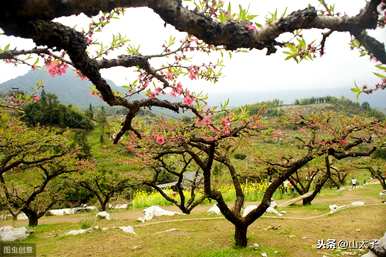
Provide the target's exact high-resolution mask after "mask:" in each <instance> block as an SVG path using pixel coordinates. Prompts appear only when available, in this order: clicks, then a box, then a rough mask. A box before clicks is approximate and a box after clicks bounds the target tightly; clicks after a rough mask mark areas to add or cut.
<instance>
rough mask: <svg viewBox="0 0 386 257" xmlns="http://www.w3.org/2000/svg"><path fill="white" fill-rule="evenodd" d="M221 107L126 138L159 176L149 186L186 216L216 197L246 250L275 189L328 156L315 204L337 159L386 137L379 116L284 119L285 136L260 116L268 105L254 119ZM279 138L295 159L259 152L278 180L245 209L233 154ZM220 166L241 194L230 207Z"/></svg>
mask: <svg viewBox="0 0 386 257" xmlns="http://www.w3.org/2000/svg"><path fill="white" fill-rule="evenodd" d="M214 111H215V110H213V109H212V110H210V111H209V110H208V111H207V113H206V116H205V117H203V118H197V119H196V120H195V122H194V123H186V122H183V121H178V120H177V121H176V120H162V119H161V120H155V121H154V122H155V123H156V124H157V126H150V127H151V129H149V130H147V132H146V133H144V134H143V135H142V138H141V140H136V141H134V140H132V139H130V138H128V139H125V140H127V142H128V143H129V144H133V142H135V143H134V145H131V147H130V149H132V151H133V152H134V153H135V154H136V155H137V157H139V158H140V160H141V161H142V162H143V164H144V166H147V167H151V168H152V169H153V170H154V176H153V179H152V180H150V181H147V182H145V184H146V185H149V186H151V187H153V188H154V189H156V190H157V191H158V192H160V193H161V195H162V196H163V197H164V198H165V199H167V200H168V201H170V202H171V203H173V204H174V205H176V206H177V207H179V208H180V209H181V211H182V212H184V213H186V214H189V213H190V212H191V211H192V210H193V208H194V207H196V206H197V205H198V204H200V203H201V202H202V201H203V200H204V199H205V198H209V199H213V200H215V201H216V203H217V206H218V207H219V209H220V211H221V213H222V214H223V215H224V217H225V218H226V219H227V220H228V221H229V222H231V223H232V224H233V225H234V226H235V236H234V238H235V243H236V246H239V247H245V246H246V245H247V229H248V226H249V225H251V224H252V223H253V222H254V221H256V220H257V219H258V218H259V217H261V216H262V215H263V214H264V213H265V211H266V209H267V208H268V207H269V206H270V204H271V200H272V197H273V194H274V193H275V191H276V190H277V189H278V188H279V187H280V186H281V185H282V183H283V182H284V181H285V180H289V179H291V178H293V177H294V176H296V174H297V173H299V172H300V171H301V170H302V169H304V168H305V167H306V166H307V165H315V164H312V162H313V161H315V160H317V159H320V158H323V160H324V161H325V170H326V171H322V170H324V168H320V170H318V173H320V174H321V179H320V182H318V183H317V185H316V186H315V189H314V191H313V193H312V194H311V195H310V196H309V197H308V198H306V199H305V204H310V203H311V202H312V200H313V199H314V198H315V197H316V195H317V194H318V193H319V192H320V190H321V188H322V187H323V185H324V184H325V182H326V180H327V179H328V178H329V177H330V169H331V160H332V158H335V159H336V160H342V159H346V158H359V157H362V156H369V155H370V154H372V153H373V152H374V151H375V150H376V145H377V141H379V140H381V139H382V138H383V136H384V134H385V126H384V124H382V123H380V122H379V121H377V120H373V119H365V118H363V117H350V118H348V117H346V116H345V115H343V114H339V113H334V112H326V113H318V114H308V115H291V117H289V118H288V119H287V123H286V122H283V121H281V122H280V123H281V124H280V125H279V126H280V128H285V127H287V128H288V127H290V129H287V130H286V131H281V132H280V133H278V130H279V129H276V130H272V129H270V127H272V126H275V125H274V124H269V125H268V126H267V124H266V121H264V119H262V118H261V117H262V116H263V113H264V112H263V110H262V112H261V113H260V114H258V115H254V116H249V115H248V114H247V113H245V112H243V111H240V112H230V111H227V110H226V109H222V110H217V112H215V114H214ZM282 119H283V117H282ZM270 122H271V121H270ZM283 123H286V124H284V125H283ZM289 125H290V126H289ZM286 134H287V135H286ZM273 135H275V137H286V141H287V140H288V142H287V143H288V145H292V146H293V147H294V148H296V149H295V151H293V155H291V156H286V155H285V154H283V153H280V154H278V156H276V155H274V154H272V153H271V152H268V153H267V155H266V156H264V157H263V156H258V157H257V158H258V159H260V161H259V164H258V165H263V166H264V167H265V169H266V170H267V172H269V173H270V178H271V179H270V180H271V182H270V184H269V186H268V187H267V188H266V190H265V192H264V195H263V198H262V200H261V202H260V203H259V205H258V206H257V207H256V208H254V209H253V210H251V211H250V212H249V213H243V212H242V210H243V207H244V199H245V194H244V191H243V187H242V182H241V180H240V177H241V175H242V172H243V170H242V169H241V168H240V167H237V166H236V165H235V163H234V162H235V160H234V159H233V158H232V153H234V151H235V150H236V149H237V148H241V149H242V148H243V147H242V146H240V141H241V140H242V139H243V138H244V139H245V138H248V140H249V141H251V140H258V139H259V138H262V137H265V136H269V137H273ZM132 136H134V134H132ZM125 140H124V141H125ZM216 164H221V165H223V166H224V167H225V169H226V170H227V173H228V175H229V177H230V178H231V181H232V184H233V187H234V190H235V194H236V200H235V202H234V204H233V206H228V203H227V202H226V201H225V200H224V197H223V195H222V192H221V191H220V190H219V189H218V185H216V184H215V183H214V182H213V175H214V167H215V165H216ZM162 173H167V174H170V175H172V176H173V177H174V178H175V181H176V182H175V184H174V185H173V187H174V190H175V193H170V191H167V190H164V188H163V187H162V186H161V185H160V183H159V181H158V179H159V177H160V176H161V175H162ZM187 173H190V174H192V175H193V176H190V180H189V181H184V180H185V178H186V176H185V174H187ZM291 181H293V180H291ZM186 182H188V184H187V183H186Z"/></svg>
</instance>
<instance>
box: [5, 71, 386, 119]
mask: <svg viewBox="0 0 386 257" xmlns="http://www.w3.org/2000/svg"><path fill="white" fill-rule="evenodd" d="M38 80H43V81H44V85H45V90H46V91H47V92H50V93H53V94H55V95H57V96H58V98H59V100H60V101H61V102H62V103H64V104H72V105H77V106H79V107H81V108H85V107H87V106H88V105H90V104H92V105H94V106H99V105H106V104H105V103H104V102H103V100H101V99H100V98H99V97H96V96H91V95H90V92H91V90H90V87H91V86H92V84H91V82H90V81H88V80H81V79H80V78H79V76H78V75H77V74H76V73H75V72H74V71H73V70H70V69H69V70H68V72H67V73H66V74H65V75H63V76H58V77H51V76H50V75H49V74H48V73H47V72H46V71H45V70H35V71H30V72H28V73H27V74H25V75H23V76H20V77H17V78H15V79H12V80H8V81H6V82H4V83H2V84H0V93H4V92H8V91H10V90H12V89H13V88H18V89H20V90H23V91H25V92H28V93H30V92H32V90H33V88H34V87H35V84H36V82H37V81H38ZM108 83H109V84H110V85H111V87H112V89H113V90H114V91H118V92H123V91H124V89H123V88H121V87H118V86H117V85H115V84H114V82H112V81H108ZM235 90H237V87H235ZM312 96H315V97H319V96H336V97H340V96H344V97H346V98H349V99H351V100H353V101H355V100H356V99H355V95H354V94H353V93H352V92H351V90H350V88H333V89H327V88H326V89H312V88H311V86H310V89H307V90H297V89H293V90H291V89H288V90H281V91H278V90H272V91H261V92H259V91H254V92H240V91H239V92H238V91H235V92H230V93H217V92H215V93H210V94H209V104H210V105H218V104H220V103H222V102H224V101H225V100H227V99H228V98H229V99H230V105H231V106H233V107H237V106H241V105H245V104H253V103H257V102H261V101H268V100H273V99H280V100H282V101H283V102H284V103H285V104H292V103H294V102H295V100H296V99H300V98H308V97H312ZM142 97H143V96H137V97H135V98H133V99H138V98H142ZM164 99H167V100H169V101H175V99H174V98H172V97H169V96H165V97H164ZM359 101H360V102H368V103H369V104H370V105H371V106H372V107H375V108H377V109H379V110H381V111H383V112H386V90H383V91H377V92H375V93H373V94H371V95H364V94H363V95H361V97H360V98H359ZM153 111H155V112H161V113H165V114H170V115H174V113H172V112H170V111H165V110H160V109H159V108H153Z"/></svg>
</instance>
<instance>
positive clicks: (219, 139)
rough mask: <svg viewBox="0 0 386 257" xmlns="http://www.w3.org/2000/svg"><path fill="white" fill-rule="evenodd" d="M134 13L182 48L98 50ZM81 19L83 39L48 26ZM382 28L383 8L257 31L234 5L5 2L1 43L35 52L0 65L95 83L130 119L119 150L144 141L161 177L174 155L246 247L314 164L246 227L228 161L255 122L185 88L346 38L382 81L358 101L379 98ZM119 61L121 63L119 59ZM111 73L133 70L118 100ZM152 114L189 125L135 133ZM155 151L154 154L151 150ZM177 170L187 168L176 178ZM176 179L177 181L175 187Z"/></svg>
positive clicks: (380, 2) (321, 50)
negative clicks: (237, 67)
mask: <svg viewBox="0 0 386 257" xmlns="http://www.w3.org/2000/svg"><path fill="white" fill-rule="evenodd" d="M139 7H147V8H150V9H151V10H153V11H154V12H155V13H156V14H158V15H159V16H160V18H161V19H162V20H163V21H164V22H165V23H166V24H169V25H172V26H174V28H176V29H177V30H178V31H180V32H186V33H187V35H186V36H185V38H182V39H176V38H174V37H170V38H169V40H167V41H166V42H165V43H164V44H163V45H162V51H161V52H160V53H156V54H152V55H143V54H141V51H140V49H139V48H138V46H135V45H134V44H132V43H131V42H130V40H129V39H128V38H127V37H125V36H123V35H122V34H116V35H113V36H112V40H111V43H110V44H109V45H107V46H106V45H105V44H103V43H102V42H98V40H97V39H96V38H97V37H96V36H95V35H97V34H98V33H108V31H106V30H105V29H104V28H105V26H106V25H107V24H109V22H111V20H112V19H115V18H120V17H122V15H124V13H125V9H126V8H139ZM80 13H84V14H85V15H87V16H89V17H94V18H93V21H92V22H91V23H90V25H89V27H88V28H87V29H85V30H83V31H79V30H77V29H75V28H71V27H69V26H66V25H64V24H62V23H59V22H57V21H53V19H54V18H58V17H62V16H70V15H74V14H80ZM384 23H385V1H384V0H371V1H368V2H366V3H364V7H363V9H362V10H361V11H360V12H359V13H358V14H357V15H354V16H347V15H343V14H341V13H337V12H335V11H334V8H333V6H331V5H329V4H328V3H326V2H325V1H324V0H319V5H318V6H317V7H313V6H307V7H306V6H305V9H303V10H298V11H294V12H292V13H289V14H286V13H284V14H282V15H279V14H278V13H277V12H273V13H271V14H270V15H268V16H267V18H266V20H265V24H260V23H257V22H256V16H255V15H253V14H251V13H250V11H249V10H248V9H246V8H243V7H241V6H240V7H239V8H238V10H237V11H235V8H234V6H233V5H232V4H231V3H225V2H224V1H220V0H219V1H215V0H213V1H202V0H190V1H188V0H185V1H182V0H159V1H154V0H141V1H139V0H130V1H109V0H98V1H97V0H92V1H79V0H67V1H57V0H51V1H43V0H36V1H27V0H21V1H12V2H10V1H8V2H7V3H4V4H3V6H2V8H1V10H0V28H1V29H2V30H3V33H4V34H5V35H8V36H18V37H23V38H30V39H32V40H33V41H34V43H35V44H36V47H35V48H32V49H14V48H12V47H11V46H10V45H9V44H8V45H5V46H2V47H1V50H0V59H1V60H4V61H5V62H8V63H13V64H24V65H30V66H31V67H32V68H37V67H39V66H41V65H42V64H43V65H44V66H45V67H46V69H47V71H48V72H49V73H50V74H51V75H52V76H59V75H62V74H64V73H65V72H66V70H67V69H68V68H69V67H72V68H74V69H75V70H76V71H77V72H78V74H79V76H80V77H81V78H83V79H88V80H90V82H92V84H93V85H94V87H95V89H94V91H93V94H95V95H99V96H100V97H101V98H102V99H103V100H104V101H105V102H106V103H107V104H109V105H110V106H122V107H125V108H127V110H128V113H127V115H126V117H125V119H124V121H123V122H122V125H121V127H120V130H119V131H118V132H117V133H116V134H115V137H114V142H115V143H118V142H119V141H120V140H121V139H122V137H124V136H125V135H127V133H128V131H129V132H130V136H129V137H128V138H129V139H130V144H133V147H134V148H135V147H136V145H137V143H138V144H143V142H146V141H149V140H150V141H151V142H152V143H153V144H152V145H153V146H152V147H142V148H141V149H142V150H147V151H148V152H149V153H152V152H153V151H152V150H154V149H159V150H160V153H158V155H154V156H152V157H151V163H152V164H153V161H157V162H158V164H162V165H161V166H160V167H161V168H162V169H165V170H167V169H166V168H167V167H168V166H169V164H170V160H167V158H166V157H167V155H168V153H167V151H169V150H170V151H172V153H173V151H176V152H175V153H173V154H177V155H178V157H173V158H177V161H182V163H183V165H182V167H184V165H187V167H189V166H190V165H192V166H191V167H190V168H189V169H200V170H201V171H202V172H203V177H204V194H205V197H209V198H212V199H214V200H216V201H217V204H218V206H219V208H220V210H221V211H222V213H223V215H224V216H225V217H226V218H227V219H228V220H230V221H231V222H232V223H233V224H235V227H236V232H235V239H236V244H237V245H238V246H246V244H247V240H246V232H247V228H248V226H249V225H250V224H251V223H252V222H254V221H255V220H256V219H257V218H258V217H260V216H261V215H262V214H263V213H264V212H265V210H266V209H267V208H268V206H269V202H270V200H271V197H272V195H273V193H274V191H275V190H276V188H277V187H279V186H280V185H281V184H282V183H283V181H284V180H286V179H287V178H288V177H289V176H290V175H291V174H293V172H294V170H296V169H298V167H301V166H303V165H304V163H307V162H308V161H309V160H310V159H312V158H311V157H310V156H308V155H306V157H304V158H301V159H299V160H298V161H296V162H294V163H292V164H291V165H290V167H288V168H287V169H286V170H285V171H284V172H283V173H281V174H280V175H278V176H277V179H276V180H274V181H273V182H272V183H271V184H270V186H269V187H268V189H267V191H266V192H265V194H264V198H263V200H262V202H261V204H260V205H259V207H258V208H256V209H255V210H253V211H252V212H250V213H249V214H248V215H247V216H246V217H241V215H240V211H241V208H242V206H243V201H244V197H243V193H242V190H240V182H239V181H238V177H237V175H236V171H235V169H234V166H233V165H232V163H231V162H230V160H229V158H228V157H227V152H228V151H231V149H232V146H233V145H232V140H234V139H235V138H237V137H238V136H240V135H241V134H243V133H247V132H249V131H253V132H254V133H255V131H256V126H257V127H259V124H255V119H253V118H250V117H244V116H243V115H241V114H239V115H234V114H231V113H229V112H226V111H225V112H224V108H219V109H218V110H211V108H209V107H207V103H206V97H205V96H203V95H200V94H197V93H193V92H192V90H191V89H190V87H188V83H187V82H183V78H184V77H188V78H189V79H191V80H196V79H203V80H207V81H211V82H217V80H218V78H219V76H220V75H221V67H222V58H223V57H224V56H225V55H224V53H226V52H228V53H230V54H231V53H232V52H235V51H241V50H242V51H244V50H245V49H257V50H266V53H267V55H271V54H274V53H276V52H277V50H278V49H283V50H284V53H285V55H286V59H288V60H295V61H296V62H300V61H302V60H307V59H308V60H310V59H314V58H316V57H318V56H319V55H323V54H325V52H326V51H325V43H326V41H327V40H328V37H329V36H330V35H331V34H332V33H341V32H348V33H350V34H351V35H352V38H353V41H352V43H351V47H352V48H357V49H360V51H361V53H362V54H366V55H369V56H370V57H371V58H373V59H375V60H376V61H377V68H378V69H379V72H377V73H376V75H377V76H379V77H380V78H381V81H380V83H379V84H378V85H377V86H376V87H375V88H373V87H367V88H359V87H357V88H355V89H354V91H355V92H356V93H357V94H360V93H361V92H372V91H373V90H375V89H384V88H385V77H384V75H383V74H384V71H385V66H384V64H385V63H386V53H385V49H384V45H383V44H382V43H381V42H379V41H378V40H376V39H375V38H373V37H371V36H370V35H369V34H368V33H367V30H370V29H377V28H381V27H383V26H384ZM130 25H133V24H130ZM133 26H134V25H133ZM136 26H140V24H138V25H136ZM310 29H320V30H322V36H321V40H319V41H318V43H317V40H315V41H313V42H306V40H305V39H304V37H303V32H304V31H306V30H310ZM285 33H290V34H292V37H291V38H290V39H289V40H287V41H282V39H280V36H281V35H282V34H285ZM117 51H118V52H119V55H118V54H116V53H117ZM215 52H217V53H219V54H218V56H219V57H220V58H219V60H216V61H206V62H204V63H202V62H197V61H196V60H195V59H194V58H193V57H194V55H196V54H198V53H204V54H205V53H206V54H209V55H210V54H211V53H215ZM114 53H115V54H114ZM155 60H157V62H156V61H155ZM155 63H157V64H158V65H155ZM114 67H126V68H134V69H135V71H136V74H137V78H136V79H135V80H133V81H131V83H129V84H128V85H124V88H126V92H125V93H124V94H119V93H117V92H113V90H112V89H111V87H110V85H109V84H108V82H107V81H106V80H105V79H104V78H103V77H102V75H101V70H102V69H110V68H114ZM138 95H144V96H145V97H144V98H140V99H138V98H136V97H135V96H138ZM164 95H169V96H172V97H174V98H173V99H175V100H174V101H171V100H166V99H165V98H163V96H164ZM38 100H39V99H37V98H36V99H35V101H38ZM152 107H160V108H165V109H168V110H171V111H173V112H181V111H188V112H189V113H190V114H192V115H193V116H194V120H195V121H194V122H192V123H190V124H184V125H183V126H180V125H179V124H175V125H172V126H170V125H169V126H167V128H168V129H167V132H165V131H166V130H165V129H164V130H163V131H159V130H160V129H161V128H162V127H160V126H161V125H162V123H157V124H152V125H153V126H152V127H151V128H150V130H149V131H148V130H146V128H145V127H146V126H145V125H142V127H141V125H139V126H138V127H136V126H135V124H139V123H140V122H137V123H136V122H135V120H136V116H137V114H138V113H139V111H140V110H141V109H150V108H152ZM219 111H220V112H223V114H222V115H224V116H223V117H217V116H218V115H221V113H220V114H218V112H219ZM215 116H216V117H215ZM166 123H168V122H166ZM165 126H166V125H165ZM161 132H162V133H161ZM164 133H168V134H167V135H165V134H164ZM276 136H280V135H276ZM124 140H127V138H125V139H124ZM154 142H155V143H156V144H155V145H156V146H157V147H154ZM145 145H146V144H145ZM153 148H154V149H153ZM164 152H166V153H165V158H163V156H161V157H159V154H161V153H164ZM160 162H161V163H160ZM162 162H164V164H163V163H162ZM213 162H220V163H222V164H223V165H225V166H226V167H227V169H228V170H229V174H230V175H231V177H232V180H233V184H234V186H235V190H236V194H237V199H236V202H235V205H234V207H233V209H231V208H229V207H228V206H227V204H226V202H225V201H224V200H223V198H222V196H221V193H220V192H218V191H216V190H215V189H213V188H212V186H211V170H212V166H213ZM185 169H187V168H185ZM183 170H184V168H183V169H182V170H181V172H183ZM181 172H177V173H176V171H174V170H173V172H172V173H175V175H177V177H178V176H179V175H178V174H179V173H181ZM156 174H157V171H156ZM179 179H180V180H181V177H179ZM149 183H150V182H149ZM153 184H154V183H153ZM190 199H193V200H192V201H191V200H189V201H188V202H187V203H185V202H184V199H183V195H181V194H180V200H181V201H180V202H179V203H178V202H176V203H178V204H179V205H180V206H181V207H182V206H185V207H186V211H189V208H191V207H192V206H194V205H195V200H194V196H193V195H191V198H190ZM197 200H200V199H197ZM186 204H187V205H186Z"/></svg>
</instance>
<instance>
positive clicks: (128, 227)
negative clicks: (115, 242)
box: [119, 226, 136, 235]
mask: <svg viewBox="0 0 386 257" xmlns="http://www.w3.org/2000/svg"><path fill="white" fill-rule="evenodd" d="M119 228H120V229H121V230H122V231H123V232H125V233H128V234H134V235H135V234H136V233H135V231H134V228H133V227H132V226H126V227H124V226H122V227H119Z"/></svg>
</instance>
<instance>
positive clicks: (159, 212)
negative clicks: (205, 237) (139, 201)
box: [137, 205, 180, 222]
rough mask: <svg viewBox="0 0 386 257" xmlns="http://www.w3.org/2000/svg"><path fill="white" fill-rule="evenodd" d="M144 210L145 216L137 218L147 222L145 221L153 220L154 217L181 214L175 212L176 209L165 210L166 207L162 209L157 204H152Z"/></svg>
mask: <svg viewBox="0 0 386 257" xmlns="http://www.w3.org/2000/svg"><path fill="white" fill-rule="evenodd" d="M143 212H144V216H143V217H140V218H138V219H137V220H138V221H141V222H145V221H149V220H152V219H153V218H154V217H160V216H174V215H176V214H180V213H178V212H175V211H168V210H164V209H162V208H161V207H159V206H157V205H155V206H150V207H148V208H146V209H144V210H143Z"/></svg>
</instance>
